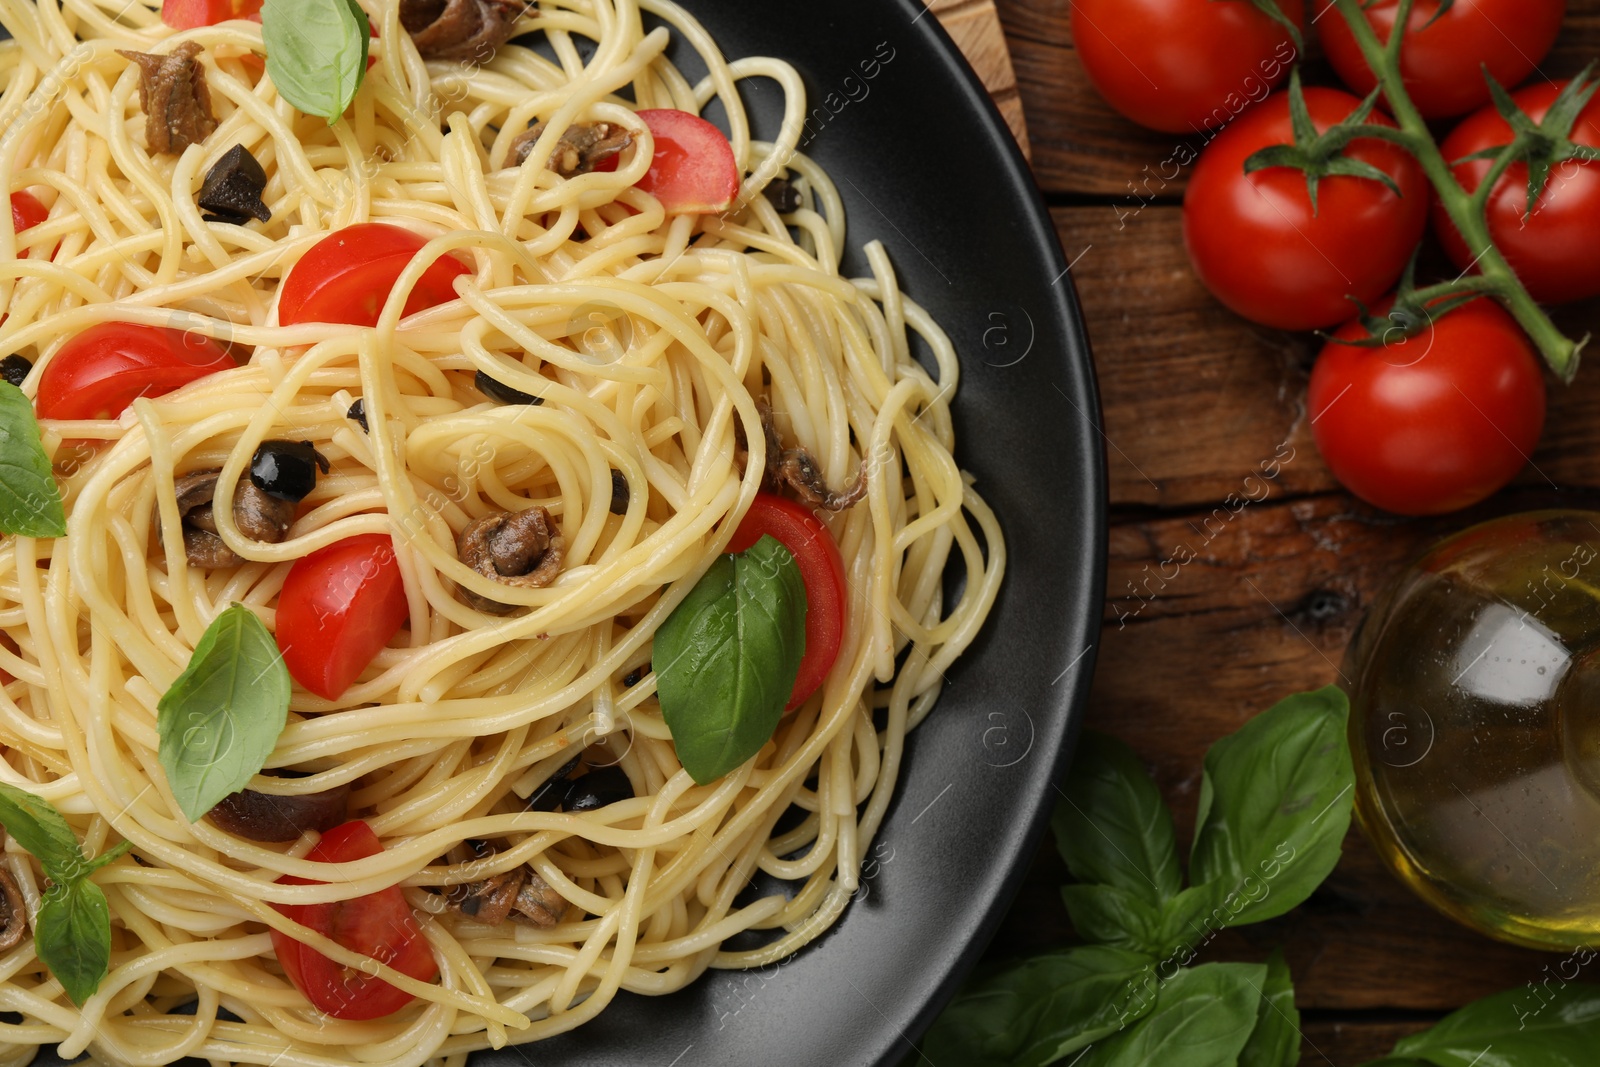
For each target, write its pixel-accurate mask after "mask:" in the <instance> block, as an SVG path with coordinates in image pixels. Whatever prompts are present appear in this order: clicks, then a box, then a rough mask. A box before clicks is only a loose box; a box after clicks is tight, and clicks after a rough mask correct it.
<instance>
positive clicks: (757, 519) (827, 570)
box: [728, 493, 845, 711]
mask: <svg viewBox="0 0 1600 1067" xmlns="http://www.w3.org/2000/svg"><path fill="white" fill-rule="evenodd" d="M763 534H771V535H772V536H773V537H775V538H777V539H778V540H779V541H780V542H782V544H783V547H784V548H787V549H788V550H789V552H790V554H792V555H793V556H794V561H795V563H796V564H797V565H798V566H799V568H800V577H801V579H802V580H803V581H804V582H805V583H806V651H805V655H804V656H803V657H802V658H801V660H800V673H799V674H797V675H796V676H795V680H794V690H793V691H792V692H791V693H790V694H789V703H788V705H787V706H786V707H785V708H784V710H785V711H793V710H794V709H795V708H798V707H799V706H800V705H801V704H804V703H805V702H806V700H807V698H809V697H810V696H811V694H812V693H815V692H816V691H817V688H818V687H819V686H820V685H822V682H823V679H825V678H827V677H828V671H830V670H832V669H833V661H834V660H836V659H838V658H839V646H840V645H841V644H842V643H843V641H844V613H845V585H844V560H843V559H842V558H841V557H840V555H839V546H838V545H836V544H834V541H833V535H832V534H830V533H829V532H828V528H827V527H826V526H824V525H822V522H821V521H820V520H819V519H818V518H817V517H816V516H815V515H813V514H811V512H809V511H807V510H806V509H805V508H803V507H801V506H800V505H799V504H796V503H795V502H794V501H792V500H789V499H787V498H786V497H781V496H776V495H774V494H772V493H757V494H756V499H755V502H754V503H752V504H751V505H750V510H749V511H747V512H746V513H745V516H744V521H743V522H741V523H740V524H739V528H738V529H737V530H736V531H734V534H733V540H731V541H729V542H728V551H729V552H743V551H744V550H745V549H747V548H749V547H750V546H751V545H753V544H755V543H756V542H757V541H759V540H761V536H762V535H763Z"/></svg>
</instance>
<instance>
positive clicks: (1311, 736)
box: [1189, 686, 1355, 926]
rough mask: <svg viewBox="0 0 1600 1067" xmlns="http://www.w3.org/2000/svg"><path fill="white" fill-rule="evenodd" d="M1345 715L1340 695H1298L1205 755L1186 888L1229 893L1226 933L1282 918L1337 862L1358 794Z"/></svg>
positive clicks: (1334, 691) (1329, 689) (1319, 692)
mask: <svg viewBox="0 0 1600 1067" xmlns="http://www.w3.org/2000/svg"><path fill="white" fill-rule="evenodd" d="M1349 712H1350V705H1349V701H1348V700H1346V699H1345V695H1344V693H1342V692H1341V691H1340V690H1339V689H1338V688H1336V687H1334V686H1328V687H1327V688H1325V689H1319V690H1317V691H1316V692H1312V693H1300V694H1297V695H1295V696H1291V697H1287V698H1286V699H1284V700H1281V701H1279V702H1278V703H1277V704H1276V705H1274V706H1273V707H1272V708H1271V709H1269V710H1267V711H1265V712H1263V713H1262V714H1260V715H1258V716H1256V717H1255V718H1254V719H1252V720H1250V721H1249V722H1248V723H1246V724H1245V725H1244V727H1243V728H1241V729H1240V730H1239V731H1238V732H1236V733H1234V734H1233V735H1231V736H1229V737H1224V738H1223V739H1222V740H1220V741H1218V742H1217V743H1216V744H1215V745H1212V746H1211V750H1210V751H1209V752H1207V753H1206V759H1205V772H1204V775H1203V776H1202V778H1201V783H1200V805H1199V811H1198V812H1197V813H1196V816H1195V827H1196V829H1195V839H1194V851H1193V853H1192V855H1191V857H1190V861H1189V880H1190V881H1191V882H1192V883H1194V884H1195V885H1208V884H1214V886H1215V887H1217V888H1220V889H1221V890H1222V891H1223V893H1224V899H1225V900H1228V901H1229V902H1230V905H1229V908H1228V910H1229V916H1228V925H1230V926H1234V925H1240V924H1243V923H1253V922H1261V921H1262V920H1264V919H1272V918H1276V917H1277V916H1279V915H1282V914H1284V913H1285V912H1287V911H1289V910H1290V909H1292V908H1294V907H1296V906H1297V905H1299V904H1300V903H1301V902H1302V901H1304V900H1305V899H1306V898H1307V897H1308V896H1310V895H1311V893H1312V891H1313V890H1315V889H1316V888H1317V886H1319V885H1321V884H1322V880H1323V879H1324V878H1326V877H1327V876H1328V874H1329V872H1331V871H1332V870H1333V868H1334V865H1335V864H1337V863H1338V862H1339V853H1340V850H1341V847H1342V845H1343V842H1344V838H1345V834H1346V832H1347V831H1348V830H1349V828H1350V811H1351V805H1352V802H1353V793H1354V786H1355V772H1354V770H1353V769H1352V766H1351V761H1350V742H1349V738H1348V737H1347V736H1346V733H1345V720H1346V719H1347V718H1348V716H1349ZM1239 901H1242V904H1241V905H1240V906H1238V907H1234V906H1233V903H1232V902H1239Z"/></svg>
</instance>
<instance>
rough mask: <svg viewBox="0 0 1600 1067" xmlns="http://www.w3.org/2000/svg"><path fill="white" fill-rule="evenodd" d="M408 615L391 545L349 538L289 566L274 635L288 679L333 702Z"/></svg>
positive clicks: (381, 537)
mask: <svg viewBox="0 0 1600 1067" xmlns="http://www.w3.org/2000/svg"><path fill="white" fill-rule="evenodd" d="M409 616H410V608H409V606H408V605H407V603H406V590H405V583H404V582H403V581H402V579H401V576H400V564H399V562H398V561H397V560H396V559H395V556H394V542H393V541H391V540H390V539H389V536H388V535H387V534H357V535H356V536H354V537H346V538H345V539H344V540H343V541H335V542H334V543H333V544H331V545H329V546H327V547H326V548H319V549H318V550H317V551H315V552H313V553H311V555H309V556H306V557H304V558H302V559H298V560H295V562H294V566H292V567H290V568H289V576H288V577H287V578H285V579H284V581H283V590H282V591H281V592H280V593H279V594H278V621H277V627H276V634H275V636H276V638H277V641H278V650H279V651H281V652H282V653H283V662H284V664H285V665H286V666H287V667H288V668H289V674H290V675H291V676H292V677H293V678H294V680H295V681H297V682H299V683H300V684H301V685H302V686H304V687H305V688H306V689H308V690H310V691H311V692H313V693H315V694H317V695H318V696H320V697H324V698H326V699H328V700H338V699H339V697H340V695H341V694H343V693H344V691H345V690H346V689H348V688H350V684H351V683H352V682H354V681H355V680H356V679H357V678H359V677H360V676H361V672H362V671H364V670H366V669H367V665H368V664H370V663H371V662H372V660H373V657H375V656H376V655H377V654H378V653H379V652H380V651H382V649H383V647H384V646H385V645H387V644H388V643H389V639H390V638H392V637H393V636H394V635H395V634H396V633H398V632H399V631H400V627H401V626H402V625H404V624H405V621H406V619H407V618H408V617H409Z"/></svg>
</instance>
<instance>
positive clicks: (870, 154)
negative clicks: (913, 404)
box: [35, 0, 1105, 1067]
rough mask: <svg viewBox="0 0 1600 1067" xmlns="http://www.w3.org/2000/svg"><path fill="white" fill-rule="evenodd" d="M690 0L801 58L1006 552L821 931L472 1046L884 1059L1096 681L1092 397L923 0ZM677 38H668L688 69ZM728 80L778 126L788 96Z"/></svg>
mask: <svg viewBox="0 0 1600 1067" xmlns="http://www.w3.org/2000/svg"><path fill="white" fill-rule="evenodd" d="M686 2H687V4H688V6H689V8H690V9H691V10H692V11H693V12H694V13H695V15H696V16H697V17H699V18H700V19H701V20H702V21H703V22H704V23H705V25H706V26H707V28H708V29H709V30H710V31H711V32H712V34H713V35H714V36H715V38H716V40H717V41H718V43H719V44H720V46H721V47H722V49H723V51H724V52H725V53H726V54H727V55H729V56H733V57H737V56H749V55H772V56H779V57H782V58H784V59H786V60H788V61H789V62H790V63H792V64H794V65H795V66H796V67H797V68H798V69H799V70H800V72H801V74H802V75H803V76H804V77H805V80H806V84H807V87H808V89H809V91H810V94H811V100H810V103H811V106H812V120H811V122H810V124H809V127H808V134H807V140H806V142H805V144H804V146H803V147H804V149H805V151H806V152H808V153H809V154H811V155H812V156H813V157H815V158H816V159H817V160H818V161H819V162H820V163H822V165H823V166H825V167H826V168H827V169H828V172H829V173H830V174H831V175H832V176H833V178H834V180H835V181H836V182H837V183H838V184H839V187H840V191H841V192H842V194H843V196H844V202H845V205H846V209H847V212H848V221H849V242H850V247H851V249H852V251H851V253H850V254H849V255H848V256H847V257H846V264H845V266H846V273H847V274H849V275H852V276H854V275H861V274H866V273H868V271H867V269H866V263H865V260H864V258H863V257H862V256H861V255H860V254H859V250H860V248H861V247H862V246H863V245H864V244H865V243H866V242H868V241H870V240H874V239H877V240H882V241H883V242H884V243H885V245H887V247H888V249H889V252H890V255H891V256H892V258H893V260H894V264H895V267H896V269H897V271H898V272H899V276H900V281H901V284H902V285H903V287H904V288H905V289H906V291H907V292H908V293H909V294H910V295H911V296H912V297H913V298H914V299H916V300H917V301H919V302H920V303H921V304H923V305H924V306H925V307H927V308H928V309H929V310H930V311H931V312H933V314H934V315H935V316H936V317H937V318H938V320H939V322H940V323H941V324H942V325H943V326H944V328H945V329H946V330H947V331H949V333H950V335H951V336H952V338H953V339H954V341H955V344H956V348H957V350H958V351H959V352H960V353H961V357H962V381H961V388H960V392H959V393H958V395H957V399H956V404H955V412H956V429H957V433H958V452H957V454H958V458H959V459H960V461H961V464H962V466H963V467H964V468H965V469H967V470H969V471H971V472H972V473H973V474H974V475H975V476H976V477H977V485H978V489H979V491H980V492H981V493H982V494H983V496H984V497H985V499H987V500H988V501H989V503H990V505H991V506H993V507H994V509H995V511H996V512H998V514H999V516H1000V520H1001V522H1002V523H1003V524H1004V527H1005V535H1006V549H1007V552H1008V555H1009V559H1010V564H1009V573H1008V574H1007V577H1006V582H1005V587H1004V590H1003V591H1002V593H1001V596H1000V600H999V603H998V604H997V606H996V608H995V611H994V613H993V615H992V616H991V617H990V619H989V623H988V626H987V627H986V629H985V631H984V633H983V635H982V636H981V637H980V639H979V640H978V642H977V644H976V645H975V646H974V647H973V648H972V649H971V650H970V651H969V652H968V654H967V655H966V656H965V657H964V658H963V659H962V660H961V661H960V662H959V663H957V664H956V666H955V667H954V669H952V670H951V672H950V674H949V681H948V685H947V687H946V689H945V691H944V695H943V696H942V697H941V698H940V701H939V704H938V706H937V707H936V708H935V709H934V712H933V714H932V715H931V716H930V717H929V718H928V719H927V721H926V722H924V723H923V724H922V726H921V727H919V728H918V729H917V731H916V732H915V734H914V735H913V736H912V738H911V740H910V743H909V745H908V748H907V754H906V763H905V769H904V772H903V774H902V777H901V780H900V783H899V787H898V789H897V796H896V797H895V799H894V803H893V805H892V807H891V808H890V813H889V818H888V821H887V823H886V824H885V826H884V829H883V832H882V833H881V834H880V836H879V839H878V841H877V842H876V843H875V844H874V846H873V847H872V849H871V852H870V854H869V855H868V856H867V857H866V860H867V863H866V868H867V872H868V875H869V877H868V878H867V879H866V882H865V884H864V886H863V888H862V890H861V892H860V893H859V894H858V896H857V898H856V899H855V900H854V901H853V902H852V903H851V904H850V906H849V908H848V910H847V911H846V912H845V914H844V917H843V919H842V920H840V922H839V923H838V924H837V925H836V926H835V927H834V928H833V929H832V930H831V931H829V932H828V933H827V934H826V935H824V936H823V937H822V938H821V939H820V940H819V941H817V942H816V943H814V944H812V945H811V946H809V947H807V948H806V949H805V950H804V951H802V952H800V953H799V954H798V955H797V956H795V957H794V958H793V959H790V960H788V961H786V962H785V963H783V964H782V965H779V966H775V967H772V968H769V969H767V970H764V971H758V972H725V971H722V972H712V973H710V974H708V975H706V976H704V977H703V978H702V979H700V980H699V981H698V982H696V983H695V984H694V985H692V986H691V987H689V988H688V989H686V990H683V991H682V992H679V993H675V994H673V995H671V996H666V997H640V996H634V995H631V994H626V993H624V994H622V995H621V996H620V997H618V999H617V1000H616V1001H615V1002H614V1003H613V1004H611V1005H610V1006H609V1007H607V1008H606V1010H605V1011H604V1013H603V1014H602V1015H601V1016H600V1017H599V1019H597V1020H596V1021H595V1022H593V1023H590V1024H589V1025H587V1026H585V1027H582V1028H580V1029H579V1030H577V1031H575V1032H573V1033H571V1034H566V1035H563V1036H561V1037H558V1038H554V1039H552V1040H549V1041H545V1042H541V1043H539V1044H536V1045H524V1046H520V1047H515V1046H514V1047H511V1048H507V1049H503V1050H500V1051H498V1052H484V1053H479V1054H476V1055H474V1056H473V1057H472V1060H471V1063H472V1067H525V1065H527V1064H537V1065H540V1067H543V1065H550V1067H646V1065H649V1067H709V1065H716V1067H722V1065H727V1067H819V1065H826V1067H844V1065H849V1067H855V1065H862V1067H868V1065H882V1067H892V1065H895V1064H898V1063H899V1062H900V1061H901V1060H902V1059H903V1058H904V1057H905V1056H907V1055H909V1054H910V1053H911V1052H912V1049H913V1047H914V1046H915V1045H916V1043H917V1041H918V1039H919V1037H920V1035H921V1033H922V1031H923V1030H924V1029H926V1028H927V1026H928V1024H929V1023H930V1022H931V1021H932V1020H933V1017H934V1016H935V1015H936V1014H937V1013H938V1011H939V1009H940V1008H941V1007H942V1006H943V1005H944V1003H945V1002H946V1001H947V1000H948V999H949V997H950V996H951V995H952V994H953V993H954V991H955V988H956V986H957V985H958V984H959V982H960V980H961V979H962V978H963V977H964V976H965V974H966V972H967V971H968V970H969V969H970V968H971V965H972V964H973V963H974V962H975V961H976V959H977V957H978V955H979V954H980V953H981V952H982V951H983V948H984V946H985V945H986V944H987V943H988V941H989V938H990V937H991V936H992V934H993V932H994V930H995V928H996V926H997V925H998V924H999V922H1000V919H1001V917H1002V916H1003V915H1004V913H1005V910H1006V907H1007V905H1008V904H1009V903H1010V900H1011V897H1012V895H1013V894H1014V892H1015V890H1016V887H1017V884H1018V882H1019V881H1020V879H1021V877H1022V874H1023V872H1024V870H1025V869H1026V866H1027V862H1028V860H1029V858H1030V856H1031V854H1032V851H1033V848H1034V846H1035V843H1036V842H1037V841H1038V839H1039V835H1040V833H1041V832H1042V830H1043V828H1044V823H1045V820H1046V818H1047V817H1048V813H1049V811H1050V809H1051V807H1052V803H1053V801H1054V799H1055V797H1056V791H1055V789H1054V784H1055V783H1056V782H1057V781H1058V780H1059V778H1060V775H1061V772H1062V771H1063V770H1064V768H1065V764H1066V760H1067V756H1068V753H1069V750H1070V748H1071V742H1072V738H1073V736H1074V734H1075V733H1076V729H1077V724H1078V720H1079V718H1080V716H1081V712H1082V710H1083V706H1084V703H1085V700H1086V699H1087V696H1088V691H1089V681H1090V675H1091V673H1092V669H1093V664H1094V646H1095V643H1096V642H1097V641H1098V634H1099V617H1100V603H1101V594H1102V584H1103V573H1104V553H1105V548H1104V543H1105V504H1104V501H1105V483H1104V461H1103V456H1102V452H1101V447H1100V434H1099V429H1098V425H1099V404H1098V400H1097V398H1096V394H1095V387H1094V378H1093V372H1092V370H1091V366H1090V362H1089V351H1088V345H1087V343H1086V341H1085V340H1084V335H1083V330H1082V325H1081V319H1080V316H1079V312H1078V306H1077V301H1076V299H1075V297H1074V295H1073V291H1072V285H1071V280H1070V278H1069V277H1068V276H1067V271H1066V263H1065V261H1064V259H1063V257H1062V254H1061V249H1060V246H1059V245H1058V244H1057V242H1056V238H1055V231H1054V229H1053V227H1052V226H1051V224H1050V219H1049V216H1048V214H1047V213H1046V211H1045V207H1044V204H1043V202H1042V201H1041V200H1040V198H1039V195H1038V192H1037V191H1036V189H1035V187H1034V184H1033V180H1032V178H1031V176H1030V174H1029V172H1028V169H1027V165H1026V163H1024V161H1023V160H1022V157H1021V155H1020V154H1019V153H1018V151H1017V148H1016V145H1015V143H1014V142H1013V140H1012V138H1011V135H1010V133H1009V132H1008V131H1007V129H1006V126H1005V123H1004V122H1003V121H1002V120H1001V118H1000V116H999V114H998V113H997V112H996V111H995V110H994V107H993V105H992V104H991V103H990V101H989V98H988V96H987V94H985V92H984V90H983V87H982V86H981V85H980V84H979V82H978V80H977V78H976V77H975V76H974V75H973V73H972V71H971V70H970V69H969V68H968V66H967V64H966V61H965V60H964V59H963V58H962V57H961V54H960V52H959V51H958V50H957V49H956V47H955V46H954V45H953V44H952V43H951V42H950V40H949V38H948V37H947V36H946V35H945V33H944V31H943V29H942V28H941V27H940V26H939V23H938V21H937V20H936V19H935V18H934V17H933V16H932V15H931V14H929V13H927V12H926V11H925V9H924V8H923V7H922V4H921V3H920V2H919V0H806V2H804V3H797V2H791V3H787V4H775V3H769V2H763V3H752V2H750V0H686ZM688 53H689V50H688V49H685V48H682V47H678V48H677V49H676V51H675V53H674V56H673V58H674V59H675V60H676V61H677V62H678V63H679V64H680V65H681V66H683V67H684V68H685V69H686V70H693V71H696V72H697V73H698V69H699V64H698V63H697V62H695V61H694V57H693V56H692V55H690V54H688ZM745 85H746V86H747V91H746V94H745V97H746V103H747V105H748V106H749V108H750V109H751V111H752V113H753V115H754V119H755V125H756V132H757V135H758V136H760V137H762V138H763V139H771V137H772V136H773V135H774V134H775V133H776V131H777V128H778V122H779V119H780V118H781V114H782V111H781V109H782V100H781V96H780V94H779V93H778V92H777V90H776V87H774V86H771V85H767V84H763V83H760V82H756V83H750V82H746V83H745ZM713 117H715V116H714V115H713ZM35 1062H36V1063H37V1064H39V1065H40V1067H48V1065H49V1064H53V1063H59V1062H60V1061H59V1060H57V1059H56V1058H55V1057H54V1056H51V1055H48V1054H45V1055H41V1056H40V1058H39V1059H38V1060H37V1061H35Z"/></svg>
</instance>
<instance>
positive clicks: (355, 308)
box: [278, 222, 472, 326]
mask: <svg viewBox="0 0 1600 1067" xmlns="http://www.w3.org/2000/svg"><path fill="white" fill-rule="evenodd" d="M425 244H427V241H426V240H425V239H424V238H423V237H421V236H420V235H418V234H415V233H412V232H411V231H410V230H407V229H405V228H404V227H400V226H392V225H390V224H389V223H386V222H360V223H357V224H355V225H354V226H346V227H345V228H344V229H342V230H337V231H335V232H333V233H330V234H329V235H328V236H326V237H324V238H323V239H322V240H320V241H318V242H317V243H316V244H315V245H313V246H312V247H311V249H310V251H308V252H307V253H306V254H305V255H303V256H301V257H300V262H298V263H296V264H295V265H294V269H293V270H291V271H290V272H289V277H288V278H287V279H286V280H285V281H284V283H283V289H282V291H281V293H280V295H279V297H278V322H279V324H281V325H283V326H293V325H295V324H296V323H301V322H342V323H345V324H347V325H350V326H376V325H377V324H378V316H379V315H380V314H381V313H382V312H383V305H384V302H385V301H386V300H388V299H389V291H390V290H391V289H393V288H394V283H395V282H396V281H397V280H398V279H399V277H400V273H401V272H402V271H404V270H405V269H406V267H407V266H408V265H409V264H410V263H411V260H412V259H413V258H414V257H415V256H416V254H417V253H418V252H420V251H422V246H423V245H425ZM471 273H472V272H471V270H470V269H469V268H468V267H467V266H466V264H464V263H462V262H461V261H460V260H459V259H456V258H455V257H454V256H440V257H439V258H438V259H437V260H435V261H434V262H433V264H432V265H431V266H429V267H428V269H427V270H426V271H424V272H423V273H422V277H421V278H419V279H417V284H416V285H415V286H414V287H413V288H412V290H411V294H410V296H408V297H407V298H406V305H405V308H404V309H403V314H406V315H414V314H416V313H417V312H419V311H423V310H426V309H427V308H431V307H433V306H434V305H436V304H442V303H444V302H445V301H447V300H454V299H455V296H456V291H455V287H454V286H453V285H451V282H453V281H454V280H455V279H456V278H458V277H460V276H461V275H463V274H471Z"/></svg>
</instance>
